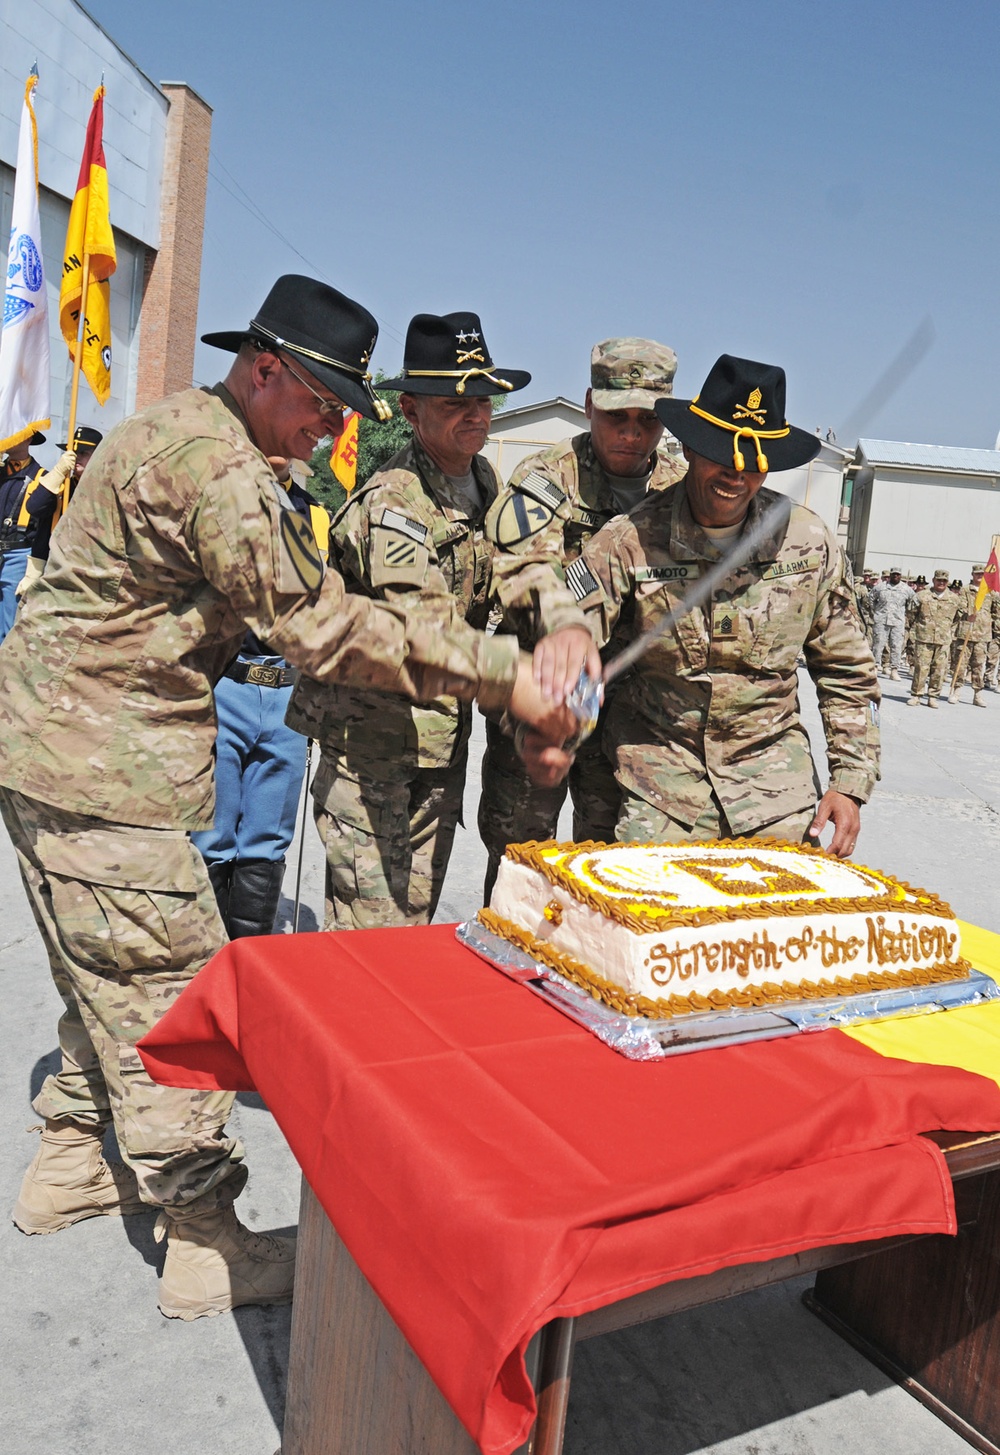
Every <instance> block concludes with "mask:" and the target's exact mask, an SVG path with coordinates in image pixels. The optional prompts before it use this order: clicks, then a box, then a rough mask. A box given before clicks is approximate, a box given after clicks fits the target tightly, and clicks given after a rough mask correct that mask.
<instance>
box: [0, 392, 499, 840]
mask: <svg viewBox="0 0 1000 1455" xmlns="http://www.w3.org/2000/svg"><path fill="white" fill-rule="evenodd" d="M289 504H290V502H288V498H287V496H286V495H285V493H284V491H283V490H282V489H281V487H280V486H279V485H278V484H277V482H276V480H275V478H274V475H273V473H272V471H271V469H270V467H269V466H268V464H267V461H266V460H265V458H264V456H263V455H262V454H261V453H260V451H259V450H258V449H257V448H256V446H255V445H254V444H253V443H252V441H251V439H250V436H249V434H248V432H247V426H246V423H245V421H244V420H243V419H242V418H241V416H240V414H239V411H238V410H237V407H236V405H235V403H234V401H233V400H232V398H231V396H230V395H229V394H228V392H227V391H226V390H225V389H224V388H223V386H221V385H218V386H216V388H215V389H214V390H211V391H209V390H203V389H188V390H185V391H184V392H183V393H181V394H175V395H173V396H172V397H171V398H169V399H165V400H162V401H160V402H158V403H156V404H153V405H150V406H149V407H148V408H147V409H144V410H142V411H141V412H140V413H139V414H136V415H133V416H132V418H131V419H128V420H125V421H124V423H122V424H120V425H119V426H118V428H117V429H115V430H114V431H113V432H112V433H111V434H110V435H109V436H108V438H107V439H105V440H104V441H103V443H102V444H101V445H100V446H99V447H98V449H97V451H96V453H95V454H94V457H93V459H92V460H91V462H90V463H89V465H88V466H87V469H86V471H85V472H84V474H83V477H82V478H81V481H80V485H79V487H78V489H77V492H76V495H75V496H74V498H73V509H72V510H70V511H68V512H67V514H66V516H65V517H64V519H63V520H62V521H61V522H60V525H59V529H58V530H57V531H56V532H55V534H54V535H53V538H52V553H51V555H50V557H49V563H48V567H47V569H46V572H45V575H44V576H42V577H41V578H40V579H39V580H38V581H37V582H36V583H35V584H34V585H33V586H32V587H31V589H30V590H29V591H28V592H27V593H26V595H25V597H24V598H23V601H22V606H21V610H20V612H19V614H18V619H17V622H16V623H15V626H14V629H13V630H12V631H11V633H10V635H9V636H8V637H7V639H6V641H5V642H4V644H3V647H2V648H0V783H2V784H4V785H6V786H7V787H9V788H14V789H17V790H19V791H20V792H22V793H25V794H27V795H29V796H30V797H33V798H37V799H40V800H41V801H42V802H44V803H52V804H58V805H59V806H60V807H62V808H66V809H71V810H74V811H77V812H82V813H88V814H92V815H94V816H96V817H97V818H103V819H107V820H109V821H111V822H118V823H127V824H136V825H140V826H145V827H151V828H183V829H201V828H208V827H209V826H210V825H211V822H212V810H213V806H214V798H215V793H214V785H213V769H212V763H213V747H214V742H215V711H214V705H213V698H212V687H213V684H214V683H215V682H216V681H217V680H218V678H219V677H220V676H221V674H222V672H223V670H224V669H225V667H226V665H227V663H228V662H230V661H231V660H232V658H233V657H234V656H235V655H236V652H237V651H238V649H239V645H240V641H241V639H242V637H243V634H244V631H245V630H246V628H247V627H249V628H250V629H251V630H252V631H253V632H255V633H256V635H257V636H258V637H260V638H261V639H262V640H263V641H266V642H267V643H268V645H269V647H270V648H271V650H272V651H274V652H275V653H280V654H281V655H282V656H284V657H286V658H287V659H288V660H289V661H290V662H293V663H294V664H295V665H297V666H299V667H302V668H304V669H306V670H308V671H309V672H311V673H312V674H313V675H314V676H316V677H324V678H325V677H337V678H338V679H340V680H343V679H347V680H350V681H353V682H356V683H358V684H359V685H361V684H363V685H366V686H373V687H379V688H382V689H385V690H388V691H395V692H407V693H409V694H411V695H412V696H414V697H422V698H426V697H432V696H434V695H435V694H436V693H438V692H441V691H448V692H453V693H456V694H461V695H462V696H464V697H471V696H472V695H473V694H474V693H475V692H476V691H477V688H478V686H479V684H480V683H481V682H483V681H484V680H485V681H487V682H495V683H496V684H497V686H496V689H495V690H491V691H490V693H489V696H490V701H491V704H492V703H496V702H497V701H499V703H501V704H502V703H505V702H506V700H508V699H509V696H510V683H511V682H512V681H513V677H514V675H515V673H516V660H515V659H516V644H512V643H509V642H496V641H494V640H492V639H487V638H486V637H483V636H481V635H479V634H477V633H474V632H472V631H471V630H470V629H469V627H467V626H466V624H465V622H464V621H462V620H461V613H460V612H459V611H458V609H457V604H456V603H455V601H454V600H453V599H452V598H451V597H450V596H441V597H439V598H436V599H434V598H429V599H428V600H427V601H426V602H422V603H421V604H420V609H419V610H417V611H414V612H412V613H404V612H403V611H402V610H401V609H398V608H395V607H391V606H387V605H381V604H376V603H374V602H372V601H369V600H368V599H367V598H366V597H364V596H354V595H348V594H347V593H345V591H344V586H343V582H342V581H341V579H340V577H339V576H338V575H337V573H336V572H335V571H331V570H327V571H324V567H323V562H322V558H321V556H320V554H319V551H318V548H317V546H316V542H315V538H314V536H313V534H312V530H311V528H310V526H309V522H308V521H307V520H305V519H304V517H303V516H301V515H299V514H298V512H297V511H295V510H293V509H290V508H288V507H289ZM481 700H482V699H481Z"/></svg>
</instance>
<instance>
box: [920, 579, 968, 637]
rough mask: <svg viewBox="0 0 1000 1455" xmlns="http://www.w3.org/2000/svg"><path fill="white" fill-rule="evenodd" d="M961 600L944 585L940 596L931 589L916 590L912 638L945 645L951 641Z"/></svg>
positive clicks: (960, 608)
mask: <svg viewBox="0 0 1000 1455" xmlns="http://www.w3.org/2000/svg"><path fill="white" fill-rule="evenodd" d="M961 617H962V602H961V600H960V599H959V597H957V596H955V595H954V594H953V593H952V592H951V591H949V590H948V589H947V587H945V589H944V591H943V592H942V593H941V595H940V596H938V595H936V594H935V593H934V592H933V591H931V590H927V591H918V592H917V605H916V610H915V613H914V617H913V640H914V641H915V642H916V643H918V644H920V643H924V644H926V645H930V646H935V647H946V646H947V645H948V643H949V642H950V641H951V638H952V633H953V631H954V627H955V621H956V619H958V620H961Z"/></svg>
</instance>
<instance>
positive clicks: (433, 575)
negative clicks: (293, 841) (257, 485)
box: [287, 439, 498, 929]
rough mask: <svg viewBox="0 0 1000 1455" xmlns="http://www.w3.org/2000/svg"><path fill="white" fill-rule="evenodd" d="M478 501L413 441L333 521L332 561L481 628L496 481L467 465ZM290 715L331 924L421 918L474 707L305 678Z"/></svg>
mask: <svg viewBox="0 0 1000 1455" xmlns="http://www.w3.org/2000/svg"><path fill="white" fill-rule="evenodd" d="M472 469H473V475H474V478H475V480H476V482H477V484H478V486H479V491H480V495H481V500H482V503H481V507H480V508H479V509H478V510H475V509H474V508H473V507H472V506H471V505H470V502H469V500H468V498H467V497H465V496H463V495H462V493H461V492H459V491H457V490H456V489H455V487H454V486H453V485H452V484H451V483H450V482H449V480H448V478H447V477H446V476H445V475H443V474H442V472H441V471H440V470H439V469H438V467H437V465H435V463H434V461H433V460H432V459H431V458H430V456H429V455H428V454H427V453H426V451H425V450H424V449H422V447H421V446H420V444H419V442H418V441H417V440H415V439H414V440H412V441H411V442H410V443H409V444H407V445H405V446H404V447H403V449H401V450H400V451H399V452H398V453H397V454H395V455H394V456H393V457H392V459H391V460H389V461H388V462H387V463H386V464H385V465H384V466H383V467H382V469H381V470H379V471H377V472H376V473H375V474H374V475H373V476H372V477H371V479H370V480H369V481H368V482H367V484H365V485H364V486H362V487H361V489H359V490H357V491H355V492H354V494H353V495H352V496H351V498H350V500H349V501H348V502H347V504H346V505H345V506H344V507H343V508H342V510H341V511H340V513H339V515H338V516H337V518H336V520H335V521H334V524H333V529H332V532H331V536H330V550H331V560H332V561H334V562H335V563H336V565H337V566H338V568H339V569H340V571H341V572H342V574H343V577H344V580H345V582H346V583H347V587H348V591H349V592H351V593H359V594H361V595H364V596H369V597H374V598H376V599H380V600H383V601H388V602H393V603H399V604H400V605H403V606H405V605H406V604H407V603H408V602H412V601H413V600H414V599H416V598H418V597H419V596H420V595H421V594H422V593H432V594H435V595H441V594H445V593H447V595H448V596H449V597H450V598H452V599H453V600H454V602H455V606H456V611H457V613H458V614H459V615H460V616H462V617H464V618H465V619H466V620H467V621H468V622H469V623H470V624H471V625H472V626H475V627H485V626H486V622H487V616H488V604H487V584H488V578H489V563H490V557H491V556H492V554H493V548H492V546H491V545H490V544H489V542H488V541H487V540H486V539H485V537H484V535H483V518H484V516H485V513H486V508H487V506H488V505H489V504H490V503H491V502H492V501H493V500H494V499H495V498H496V493H497V485H498V481H497V477H496V475H495V473H494V471H493V467H492V466H491V465H490V464H489V462H488V461H487V460H485V459H484V458H483V457H482V456H481V455H477V456H476V457H475V458H474V460H473V462H472ZM287 721H288V722H289V724H290V725H291V726H292V727H294V728H295V729H296V730H297V731H298V732H301V733H305V734H306V735H307V736H309V737H314V738H316V740H317V741H318V743H319V746H320V753H321V756H320V764H319V768H318V770H317V773H316V778H315V781H314V783H313V796H314V799H315V810H314V811H315V816H316V823H317V826H318V828H319V831H320V837H321V838H322V839H323V842H324V844H325V845H326V860H327V864H326V914H327V919H326V928H327V929H368V928H371V927H372V926H376V925H400V924H428V923H429V922H430V920H431V918H432V917H433V914H434V911H435V909H436V907H437V902H438V899H439V898H440V894H441V888H442V885H443V882H444V875H445V871H446V869H447V867H448V859H449V856H450V854H451V847H452V841H453V839H454V835H455V828H456V825H457V824H458V823H459V821H460V818H461V812H462V795H463V791H464V788H465V769H466V762H467V759H468V742H469V734H470V731H471V727H472V713H471V709H470V707H469V705H468V704H467V703H465V702H460V701H458V699H457V698H454V697H439V698H437V699H435V700H434V701H428V702H422V703H420V704H419V705H417V706H415V705H413V704H412V703H410V702H409V701H407V700H406V699H404V698H401V697H389V696H386V695H384V694H380V693H377V692H368V691H365V690H364V689H361V688H354V687H345V686H340V685H338V684H335V683H333V684H326V685H320V684H319V683H317V682H313V681H311V680H310V679H309V678H307V677H303V678H302V679H301V680H300V682H299V684H298V685H297V687H296V689H295V691H294V693H293V695H292V701H291V705H290V707H289V710H288V718H287Z"/></svg>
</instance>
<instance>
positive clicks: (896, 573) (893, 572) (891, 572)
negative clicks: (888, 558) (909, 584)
mask: <svg viewBox="0 0 1000 1455" xmlns="http://www.w3.org/2000/svg"><path fill="white" fill-rule="evenodd" d="M902 574H903V573H902V571H901V570H900V568H899V567H898V566H890V567H889V575H890V576H902Z"/></svg>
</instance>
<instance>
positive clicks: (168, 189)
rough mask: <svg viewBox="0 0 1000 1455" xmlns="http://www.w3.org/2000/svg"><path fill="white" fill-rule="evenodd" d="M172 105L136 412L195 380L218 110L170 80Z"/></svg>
mask: <svg viewBox="0 0 1000 1455" xmlns="http://www.w3.org/2000/svg"><path fill="white" fill-rule="evenodd" d="M162 90H163V93H164V95H165V96H166V97H167V98H168V99H169V101H170V111H169V114H168V117H167V135H166V144H165V148H164V157H163V179H162V183H161V189H160V248H159V251H158V252H155V253H154V252H153V251H152V250H149V251H147V254H146V271H145V279H144V287H143V297H142V323H141V330H140V338H139V366H138V376H137V380H136V399H135V403H136V408H137V409H140V408H141V407H142V406H143V405H144V404H149V403H151V402H152V401H153V400H155V399H162V398H163V397H164V396H165V395H167V394H172V393H174V391H175V390H177V389H186V388H188V387H189V385H190V384H191V382H192V379H193V377H194V345H195V332H196V328H197V322H198V286H199V282H200V277H201V245H202V237H203V234H204V230H205V191H206V187H207V184H208V151H209V140H210V137H211V131H212V108H211V107H210V106H207V105H206V104H205V102H204V101H202V99H201V97H200V96H198V95H197V93H196V92H194V91H192V90H191V88H190V86H185V85H184V84H183V83H181V82H174V81H164V82H163V83H162Z"/></svg>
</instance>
